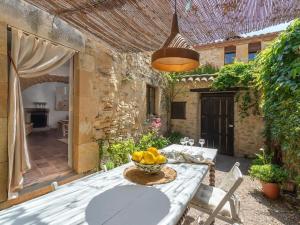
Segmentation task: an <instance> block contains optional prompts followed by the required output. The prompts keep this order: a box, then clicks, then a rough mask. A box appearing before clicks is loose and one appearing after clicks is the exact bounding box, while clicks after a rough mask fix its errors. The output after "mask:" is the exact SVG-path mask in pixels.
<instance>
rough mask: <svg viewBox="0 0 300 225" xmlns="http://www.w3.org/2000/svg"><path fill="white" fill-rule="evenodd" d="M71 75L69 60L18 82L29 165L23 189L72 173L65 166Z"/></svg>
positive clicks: (66, 163)
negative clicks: (43, 72) (43, 73)
mask: <svg viewBox="0 0 300 225" xmlns="http://www.w3.org/2000/svg"><path fill="white" fill-rule="evenodd" d="M70 74H72V62H71V60H69V61H67V62H66V63H65V64H64V65H62V66H61V67H59V68H58V69H56V70H54V71H52V72H49V74H45V75H42V76H38V77H34V78H24V79H21V89H22V98H23V106H24V118H25V129H26V137H27V144H28V150H29V159H30V163H31V169H30V170H29V171H28V172H26V173H25V176H24V187H28V186H31V185H34V184H40V183H42V182H46V181H51V180H53V179H57V178H58V177H62V176H66V175H67V174H70V173H71V172H72V170H71V168H70V167H69V165H68V138H69V135H68V134H69V118H70V117H69V94H70V88H69V80H70V78H71V77H70Z"/></svg>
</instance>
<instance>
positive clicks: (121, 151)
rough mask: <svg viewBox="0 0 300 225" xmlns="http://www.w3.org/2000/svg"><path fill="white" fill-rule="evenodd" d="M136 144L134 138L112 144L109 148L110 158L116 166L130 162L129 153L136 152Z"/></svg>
mask: <svg viewBox="0 0 300 225" xmlns="http://www.w3.org/2000/svg"><path fill="white" fill-rule="evenodd" d="M134 150H135V144H134V141H133V140H132V139H128V140H125V141H120V142H117V143H113V144H111V145H110V146H109V147H108V149H107V152H108V155H109V160H110V161H111V162H112V163H113V165H114V166H116V167H117V166H120V165H122V164H125V163H128V155H129V154H131V153H132V152H134Z"/></svg>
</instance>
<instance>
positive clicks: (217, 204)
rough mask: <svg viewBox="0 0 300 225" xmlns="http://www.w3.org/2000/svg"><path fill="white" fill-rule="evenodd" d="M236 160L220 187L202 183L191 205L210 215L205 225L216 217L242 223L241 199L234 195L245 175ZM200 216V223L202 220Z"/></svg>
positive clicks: (228, 221) (229, 221) (233, 222)
mask: <svg viewBox="0 0 300 225" xmlns="http://www.w3.org/2000/svg"><path fill="white" fill-rule="evenodd" d="M239 165H240V164H239V163H238V162H236V163H235V164H234V166H233V167H232V169H231V170H230V171H229V172H228V173H227V174H226V175H225V177H224V179H223V181H222V183H221V185H220V186H219V187H212V186H208V185H205V184H201V185H200V187H199V189H198V190H197V193H196V195H195V197H194V198H193V200H192V201H191V203H190V205H191V207H192V208H195V209H197V210H199V211H202V212H204V213H207V214H208V215H209V217H208V218H207V220H206V221H205V222H204V225H210V224H212V223H213V222H214V220H215V218H218V219H220V220H223V221H225V222H226V223H230V224H241V223H242V220H241V219H240V217H239V211H240V201H239V199H238V198H237V197H236V196H235V195H234V192H235V191H236V189H237V188H238V187H239V186H240V184H241V183H242V181H243V175H242V173H241V171H240V169H239ZM199 219H200V217H199V218H198V223H199V222H200V220H199Z"/></svg>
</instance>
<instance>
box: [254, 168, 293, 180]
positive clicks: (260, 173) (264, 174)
mask: <svg viewBox="0 0 300 225" xmlns="http://www.w3.org/2000/svg"><path fill="white" fill-rule="evenodd" d="M249 174H250V176H251V177H252V178H257V179H259V180H261V181H263V182H266V183H282V182H283V181H285V180H286V179H287V177H288V174H287V172H286V171H285V170H284V169H283V168H281V167H279V166H277V165H274V164H266V165H252V166H251V167H250V170H249Z"/></svg>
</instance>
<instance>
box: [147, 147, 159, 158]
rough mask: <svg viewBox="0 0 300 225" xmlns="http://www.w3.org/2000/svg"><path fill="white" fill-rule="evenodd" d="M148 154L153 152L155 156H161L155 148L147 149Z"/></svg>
mask: <svg viewBox="0 0 300 225" xmlns="http://www.w3.org/2000/svg"><path fill="white" fill-rule="evenodd" d="M147 151H148V152H151V153H152V154H153V155H154V156H158V155H159V152H158V150H157V148H154V147H150V148H148V149H147Z"/></svg>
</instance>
